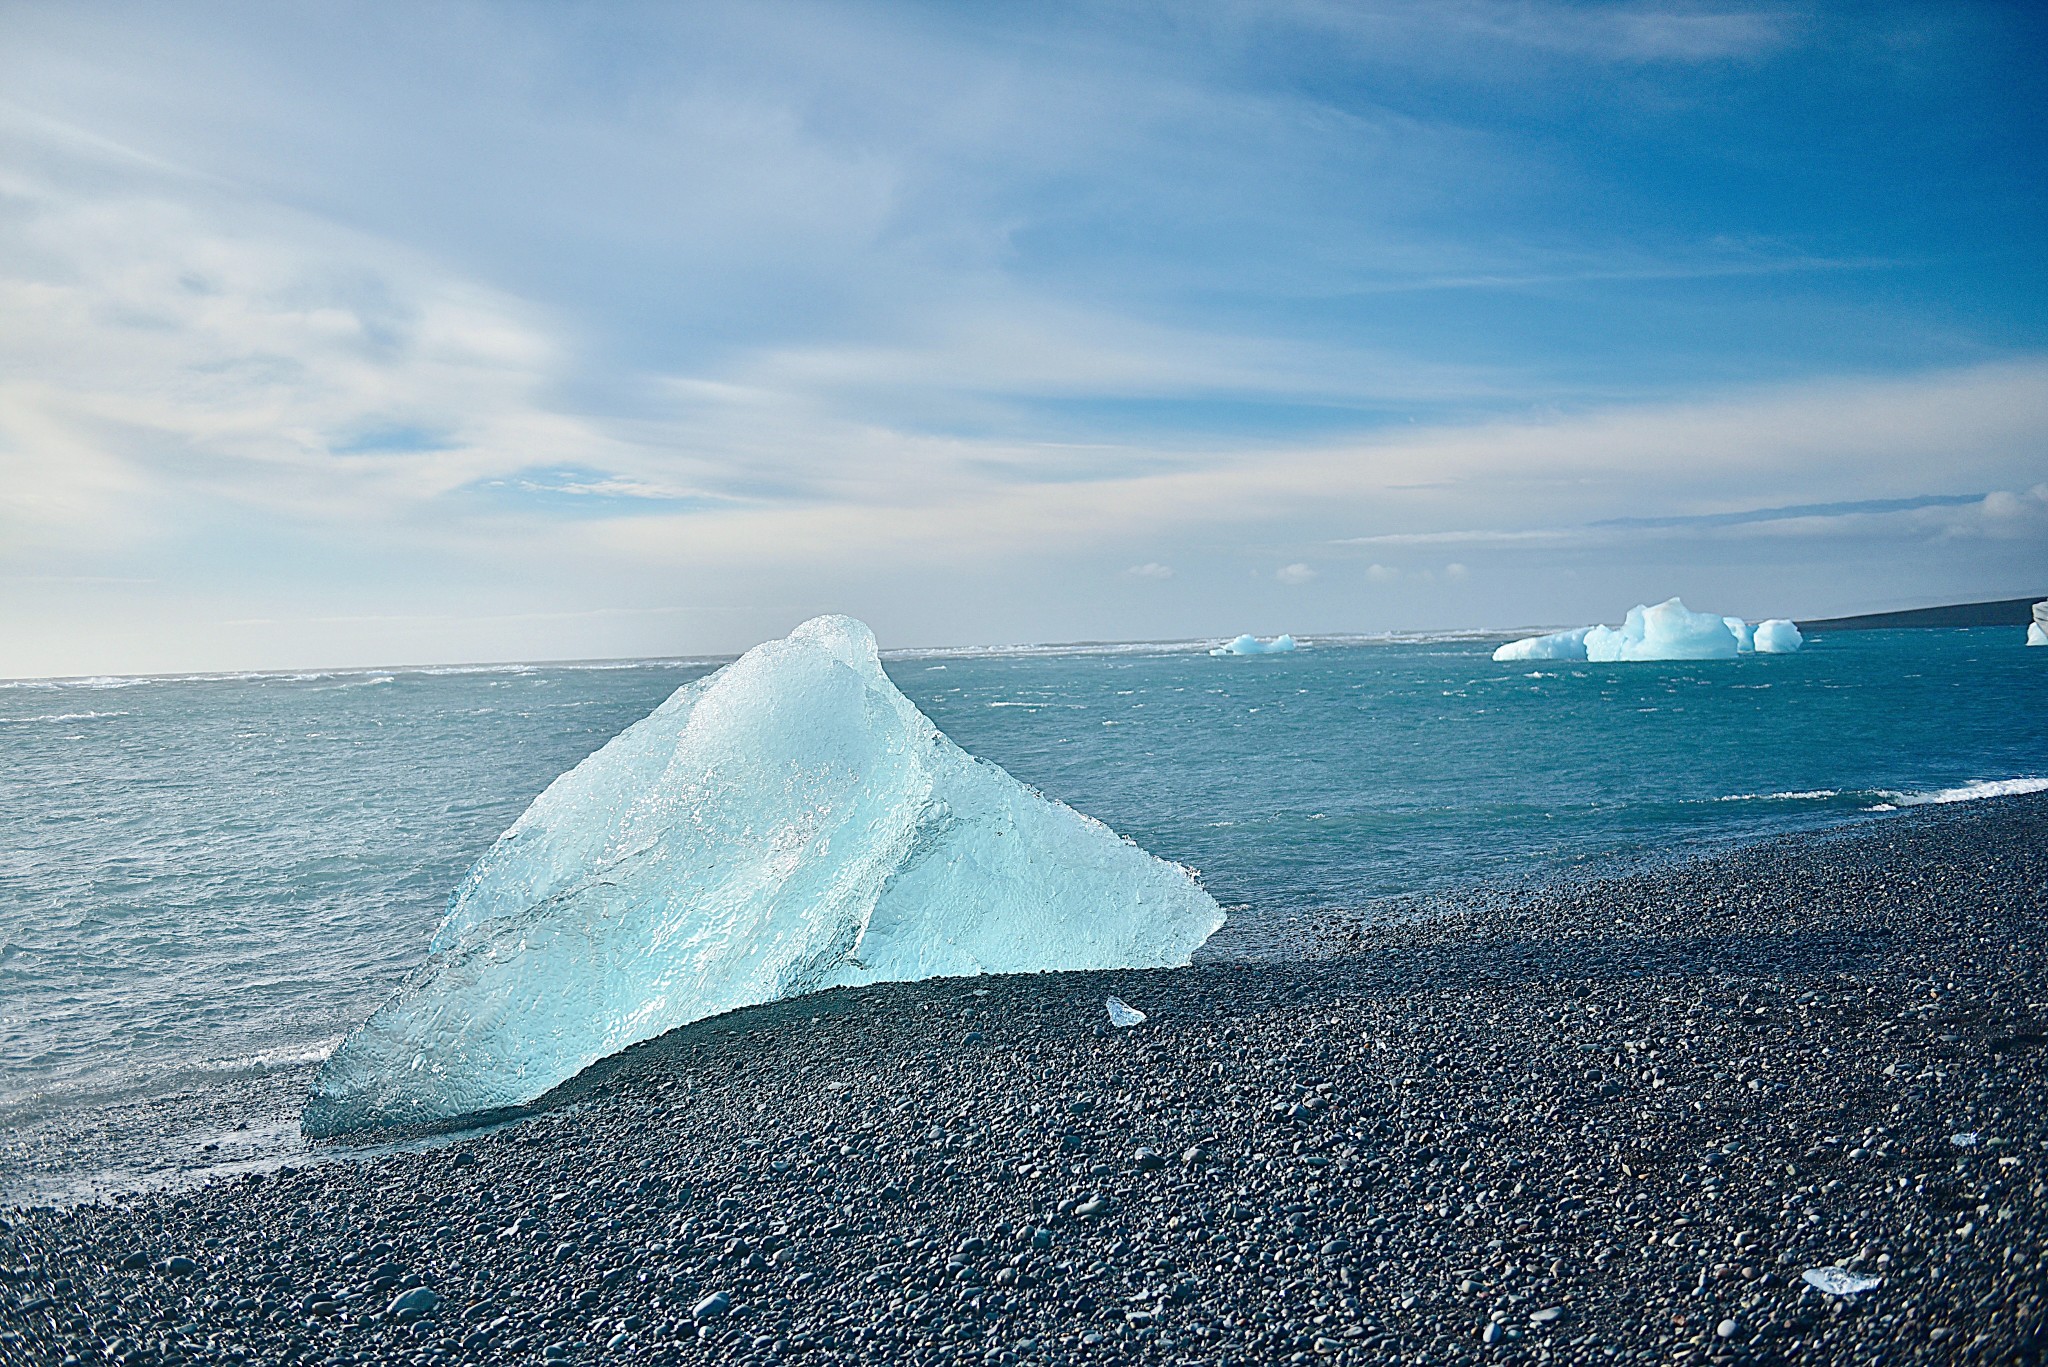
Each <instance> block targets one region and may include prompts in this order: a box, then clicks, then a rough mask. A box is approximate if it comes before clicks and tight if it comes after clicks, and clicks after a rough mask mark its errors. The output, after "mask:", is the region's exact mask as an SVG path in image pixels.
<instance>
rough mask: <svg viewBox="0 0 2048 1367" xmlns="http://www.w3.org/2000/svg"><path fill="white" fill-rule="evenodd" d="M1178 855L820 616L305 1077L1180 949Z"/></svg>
mask: <svg viewBox="0 0 2048 1367" xmlns="http://www.w3.org/2000/svg"><path fill="white" fill-rule="evenodd" d="M1223 919H1224V918H1223V912H1222V911H1221V909H1219V908H1218V907H1217V905H1216V902H1215V900H1214V899H1213V898H1211V897H1210V896H1209V895H1208V893H1206V892H1204V891H1203V890H1202V889H1201V887H1200V886H1199V885H1198V884H1197V883H1196V882H1195V880H1194V878H1193V877H1192V875H1191V874H1190V873H1189V871H1188V870H1186V869H1184V868H1181V867H1180V866H1179V865H1176V864H1169V863H1167V862H1165V861H1164V860H1160V859H1156V858H1154V857H1153V856H1151V855H1149V854H1147V853H1146V852H1145V851H1144V850H1142V849H1139V848H1138V847H1137V846H1136V845H1134V844H1132V843H1131V842H1130V841H1128V840H1125V839H1123V838H1122V837H1120V836H1118V835H1117V834H1116V833H1115V832H1113V831H1111V830H1110V829H1109V828H1108V827H1107V826H1104V825H1103V824H1101V823H1100V822H1098V821H1094V820H1092V819H1090V818H1088V817H1086V816H1083V815H1081V814H1080V813H1078V812H1076V811H1074V810H1072V809H1071V808H1069V807H1066V806H1064V805H1062V804H1060V803H1058V802H1055V801H1053V800H1051V799H1049V798H1047V797H1045V796H1043V795H1042V794H1040V793H1038V792H1036V791H1034V790H1032V789H1030V788H1027V787H1025V786H1024V785H1023V784H1021V783H1019V782H1017V781H1016V780H1015V779H1013V778H1011V777H1010V776H1009V775H1008V774H1006V773H1004V772H1003V771H1002V770H1001V769H999V768H997V767H996V766H995V765H993V764H990V763H988V762H986V761H984V760H979V759H976V758H975V757H974V756H972V755H970V754H968V753H967V752H966V751H964V750H962V749H960V747H958V746H957V745H955V744H954V743H953V742H952V741H950V740H948V739H947V738H946V737H945V736H944V735H942V734H940V732H939V731H938V729H937V728H936V727H935V726H933V725H932V723H931V722H930V721H929V720H927V719H926V718H925V716H924V715H923V714H922V713H920V712H919V711H918V710H917V708H916V707H915V706H913V705H912V704H911V702H910V700H909V699H908V698H906V697H904V696H903V694H901V693H900V692H898V691H897V690H896V687H895V686H894V685H893V684H892V683H890V681H889V679H888V677H887V676H886V675H885V674H884V673H883V672H882V667H881V662H880V659H879V658H878V656H877V655H876V651H875V640H874V637H873V635H871V634H870V633H869V631H868V629H867V628H866V627H865V626H863V625H861V624H860V623H859V622H856V621H854V620H853V619H851V618H848V617H820V618H818V619H816V620H814V621H810V622H806V623H804V624H803V625H802V626H800V627H798V628H797V629H796V630H795V631H794V632H792V633H790V635H789V637H788V639H787V640H781V641H771V642H769V643H768V644H766V645H762V646H758V647H756V648H755V649H753V650H750V651H748V652H747V653H746V654H745V655H743V656H741V657H740V658H739V659H738V660H735V661H734V662H733V663H731V664H729V665H727V666H726V667H725V668H723V669H721V670H719V671H718V672H717V673H715V674H711V675H709V676H707V677H705V678H703V679H699V680H697V681H696V682H694V683H691V684H687V685H685V686H684V687H683V688H681V689H678V690H677V691H676V693H675V695H674V696H672V697H671V698H669V699H668V701H666V702H664V703H663V704H662V705H661V706H660V707H658V708H656V709H655V711H654V712H653V714H652V715H650V716H648V717H647V718H645V719H644V720H642V721H640V722H638V723H636V724H634V725H633V726H631V727H628V728H627V729H626V730H625V731H624V732H622V733H621V734H620V735H619V736H617V737H616V738H615V739H613V740H612V741H611V743H610V744H608V745H606V746H605V747H604V748H603V749H601V750H599V751H597V752H596V753H595V754H593V755H591V756H590V757H589V758H588V759H586V760H584V761H583V762H582V763H581V764H579V765H577V766H576V767H575V768H574V769H572V770H571V771H570V772H568V773H567V774H564V775H563V776H562V777H561V778H559V779H557V780H555V782H554V783H553V784H552V785H551V786H550V787H549V788H548V790H547V791H546V792H544V793H542V794H541V795H540V797H539V798H537V799H536V800H535V801H534V803H533V805H532V806H531V807H529V808H528V809H527V811H526V813H525V815H523V816H521V817H520V818H519V820H518V821H517V822H516V823H514V824H513V826H512V828H511V829H510V830H508V831H507V832H505V834H504V835H503V836H501V837H499V839H498V841H497V843H496V844H494V845H493V846H492V847H491V849H490V850H489V851H488V852H487V853H486V854H485V855H484V856H483V858H481V859H479V860H478V861H477V862H476V865H475V866H474V867H473V868H471V869H470V871H469V873H468V875H467V876H466V877H465V878H464V879H463V881H462V883H461V885H460V887H458V888H457V890H456V892H455V895H454V897H453V898H452V899H450V902H449V908H448V915H447V918H446V920H444V921H443V922H442V924H441V927H440V929H439V930H438V931H437V932H436V933H435V935H434V937H433V940H432V943H431V944H430V945H429V951H428V956H427V960H426V962H425V964H424V965H422V966H421V967H420V969H419V970H418V971H417V972H415V973H414V974H413V976H412V977H411V978H410V979H408V980H407V982H406V983H405V984H404V985H403V986H402V987H401V988H400V989H399V991H398V993H397V994H396V995H395V996H393V997H392V999H391V1000H390V1001H388V1002H386V1003H385V1004H384V1005H383V1006H382V1007H381V1008H379V1009H378V1011H377V1012H376V1014H374V1015H373V1016H371V1017H370V1019H369V1020H368V1021H366V1022H365V1023H364V1024H363V1025H362V1026H360V1027H359V1028H358V1029H356V1030H355V1032H354V1033H352V1034H351V1035H349V1036H348V1038H347V1039H346V1040H344V1041H343V1043H342V1044H341V1047H340V1048H338V1049H337V1050H335V1052H334V1053H333V1055H332V1056H330V1057H329V1058H328V1060H327V1062H326V1064H325V1065H324V1066H323V1067H322V1068H321V1070H320V1073H319V1075H318V1077H317V1078H316V1079H315V1081H314V1084H313V1093H312V1096H311V1098H310V1100H309V1101H308V1103H307V1106H306V1110H305V1113H304V1116H303V1118H302V1125H303V1127H304V1129H305V1131H306V1133H308V1134H309V1135H314V1136H321V1135H331V1134H337V1133H341V1132H344V1131H348V1130H357V1129H365V1128H370V1127H375V1126H383V1125H393V1124H418V1123H433V1122H438V1121H446V1120H451V1119H455V1118H458V1117H462V1116H467V1115H472V1114H476V1113H479V1112H484V1111H490V1110H495V1109H498V1108H502V1107H509V1106H517V1105H520V1104H523V1103H525V1102H529V1101H532V1100H533V1099H535V1098H536V1097H538V1096H540V1095H541V1094H542V1093H544V1092H546V1091H547V1090H548V1089H549V1088H551V1087H553V1086H554V1085H556V1084H557V1083H559V1082H562V1081H564V1080H565V1079H567V1078H569V1077H572V1076H573V1075H575V1074H576V1073H577V1072H579V1071H581V1070H582V1069H583V1068H584V1067H585V1066H587V1065H589V1064H590V1063H592V1062H594V1061H596V1060H597V1059H600V1058H603V1057H604V1056H606V1055H608V1054H612V1053H616V1052H617V1051H618V1050H620V1049H623V1048H625V1047H626V1046H628V1045H630V1044H634V1043H637V1042H639V1041H641V1040H646V1039H651V1038H653V1037H654V1036H656V1035H659V1034H662V1033H663V1032H665V1031H668V1030H671V1029H674V1028H675V1027H677V1026H679V1025H685V1024H687V1023H689V1022H691V1021H694V1020H700V1019H702V1018H704V1017H706V1016H711V1015H715V1014H717V1013H719V1012H723V1011H730V1010H732V1009H734V1008H736V1007H741V1006H748V1005H753V1004H756V1003H761V1002H768V1001H775V1000H778V999H780V998H784V997H790V996H795V995H797V994H799V993H803V992H810V991H815V990H817V989H821V988H829V987H840V986H857V985H862V984H867V983H875V982H886V981H901V980H908V979H915V978H929V977H939V976H949V975H965V974H976V973H1019V972H1037V971H1044V970H1054V969H1088V968H1142V967H1165V966H1170V965H1178V964H1185V963H1187V962H1188V958H1189V956H1190V955H1191V954H1192V953H1193V952H1194V950H1195V948H1196V947H1197V946H1198V945H1200V944H1201V943H1202V942H1203V941H1204V940H1205V939H1207V938H1208V937H1209V936H1210V935H1211V934H1212V933H1213V932H1215V930H1216V929H1217V928H1218V927H1219V926H1221V925H1222V924H1223Z"/></svg>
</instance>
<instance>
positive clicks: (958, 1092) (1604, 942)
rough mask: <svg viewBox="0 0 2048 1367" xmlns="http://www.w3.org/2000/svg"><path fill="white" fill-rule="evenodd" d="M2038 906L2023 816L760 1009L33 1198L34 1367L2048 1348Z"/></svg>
mask: <svg viewBox="0 0 2048 1367" xmlns="http://www.w3.org/2000/svg"><path fill="white" fill-rule="evenodd" d="M2044 902H2048V798H2042V797H2034V798H2017V799H2005V800H1999V801H1988V802H1980V803H1975V804H1970V805H1968V806H1959V807H1954V808H1948V809H1939V810H1937V809H1923V810H1921V811H1918V812H1914V813H1910V814H1905V815H1901V816H1899V817H1895V818H1887V819H1885V820H1883V821H1880V822H1875V823H1872V824H1870V825H1867V826H1864V827H1860V828H1857V829H1856V830H1854V831H1851V832H1848V833H1845V834H1836V835H1832V836H1821V837H1811V838H1802V839H1793V840H1782V841H1777V842H1773V843H1770V844H1766V845H1762V846H1757V847H1753V848H1749V849H1746V850H1743V851H1739V852H1736V853H1733V854H1729V855H1725V856H1721V857H1716V858H1712V859H1708V860H1702V861H1699V862H1696V863H1693V864H1690V865H1687V866H1684V867H1682V868H1678V869H1674V870H1671V871H1668V872H1663V873H1655V874H1650V875H1647V876H1637V877H1632V878H1629V879H1627V880H1625V881H1619V882H1610V883H1589V884H1587V885H1585V886H1584V887H1583V888H1581V889H1579V890H1577V891H1571V890H1553V891H1549V892H1544V893H1539V894H1531V895H1524V896H1517V897H1514V898H1511V899H1506V900H1502V901H1497V902H1494V903H1491V904H1487V905H1480V906H1470V905H1468V906H1464V907H1454V908H1451V909H1449V910H1447V911H1444V912H1443V914H1441V915H1440V916H1439V917H1437V918H1436V919H1433V920H1429V921H1427V922H1424V923H1419V924H1410V925H1406V926H1402V927H1382V928H1377V929H1375V928H1362V929H1355V930H1354V929H1353V928H1349V927H1345V926H1344V925H1342V924H1341V923H1336V924H1335V925H1334V926H1333V927H1332V928H1331V930H1330V932H1329V933H1330V934H1332V935H1333V936H1335V937H1336V938H1337V939H1338V940H1340V941H1348V942H1349V949H1350V951H1351V952H1350V953H1348V954H1346V955H1340V956H1338V957H1335V958H1329V959H1323V960H1319V961H1314V962H1309V963H1303V964H1297V965H1291V966H1287V965H1275V964H1243V963H1224V964H1212V965H1210V966H1207V967H1200V968H1195V969H1188V970H1179V971H1171V972H1153V973H1098V974H1076V975H1063V976H1054V977H1042V978H1013V979H996V980H980V981H972V980H969V981H959V980H955V981H944V982H930V983H923V984H917V985H911V986H895V987H884V988H878V989H872V990H868V991H865V992H860V993H838V994H833V995H830V996H826V997H821V998H814V999H807V1000H804V1001H800V1002H792V1003H782V1004H779V1005H777V1006H773V1007H768V1008H763V1009H758V1010H753V1011H746V1012H741V1013H738V1014H736V1015H734V1016H730V1017H727V1018H724V1019H721V1020H718V1021H712V1022H706V1023H703V1024H701V1025H698V1026H694V1027H691V1028H689V1029H686V1030H682V1031H679V1032H677V1033H675V1034H673V1035H670V1036H668V1037H666V1038H664V1039H661V1040H658V1041H655V1042H654V1043H652V1044H650V1045H646V1046H643V1047H641V1048H638V1049H635V1050H632V1051H629V1053H627V1054H626V1055H624V1056H622V1057H621V1058H619V1059H617V1060H614V1061H612V1062H611V1063H609V1064H607V1065H604V1066H602V1067H601V1068H600V1069H598V1070H593V1073H592V1074H586V1076H585V1077H584V1078H582V1079H579V1080H578V1081H577V1082H576V1083H574V1084H572V1085H571V1086H570V1087H568V1088H565V1089H563V1095H562V1096H560V1097H558V1098H556V1100H557V1102H559V1103H560V1104H559V1105H558V1107H557V1108H556V1109H555V1110H553V1111H552V1112H550V1113H547V1114H544V1115H542V1116H540V1117H539V1118H536V1119H534V1120H531V1121H529V1122H527V1123H525V1124H522V1125H518V1126H514V1127H509V1128H503V1129H499V1130H495V1131H492V1132H489V1133H486V1134H480V1135H477V1136H474V1137H472V1138H469V1139H466V1140H464V1141H463V1142H461V1143H458V1144H456V1145H455V1146H453V1147H449V1148H442V1149H438V1150H434V1151H431V1152H421V1153H408V1154H402V1155H399V1156H396V1157H387V1158H383V1159H379V1160H376V1161H373V1162H361V1163H336V1164H331V1165H326V1166H320V1167H315V1168H311V1169H308V1170H305V1171H301V1172H297V1173H283V1174H278V1175H275V1176H271V1177H268V1178H247V1179H243V1180H238V1181H232V1182H225V1183H218V1184H215V1185H212V1186H208V1187H206V1188H203V1189H201V1190H198V1191H195V1192H190V1193H186V1194H183V1195H175V1194H169V1193H162V1194H157V1195H151V1196H142V1197H137V1198H134V1199H133V1200H132V1201H130V1202H128V1203H125V1204H121V1205H98V1206H88V1207H82V1208H78V1209H75V1210H72V1211H70V1212H55V1211H50V1210H29V1211H15V1212H9V1213H8V1214H7V1215H6V1220H7V1222H8V1225H9V1228H8V1229H7V1230H6V1232H5V1233H4V1234H0V1361H5V1362H7V1363H13V1362H17V1361H29V1362H45V1361H47V1362H68V1361H73V1360H76V1361H80V1362H88V1361H104V1360H106V1359H107V1358H108V1357H109V1356H111V1357H112V1358H114V1359H116V1360H119V1361H123V1362H150V1361H154V1362H166V1363H168V1362H178V1361H187V1362H195V1361H241V1360H249V1361H259V1362H279V1361H291V1360H297V1361H302V1362H350V1361H353V1362H377V1363H402V1362H452V1361H464V1362H501V1361H523V1362H534V1361H540V1360H542V1359H544V1358H548V1357H556V1358H561V1357H566V1358H567V1359H568V1360H569V1361H572V1362H578V1363H596V1362H634V1361H658V1362H682V1363H689V1362H699V1361H721V1362H722V1361H756V1362H773V1361H799V1360H801V1361H826V1360H833V1361H846V1362H863V1363H881V1362H930V1363H938V1362H949V1363H952V1362H961V1363H964V1362H968V1361H983V1362H1003V1363H1007V1362H1012V1361H1015V1362H1025V1363H1040V1362H1043V1363H1055V1362H1086V1361H1145V1362H1162V1363H1164V1362H1243V1363H1253V1362H1274V1361H1303V1362H1308V1361H1319V1360H1332V1361H1340V1362H1348V1363H1366V1362H1379V1361H1395V1360H1398V1361H1412V1362H1422V1361H1431V1362H1439V1361H1473V1360H1479V1359H1485V1358H1489V1357H1490V1358H1493V1359H1496V1360H1500V1361H1532V1360H1545V1359H1548V1360H1556V1361H1573V1362H1602V1361H1609V1360H1616V1359H1628V1360H1635V1361H1651V1360H1658V1361H1678V1360H1688V1359H1689V1360H1692V1361H1704V1360H1708V1359H1711V1360H1716V1361H1721V1360H1728V1361H1735V1360H1766V1361H1775V1360H1801V1361H1815V1362H1836V1361H1839V1362H1850V1361H1855V1362H1869V1361H1876V1360H1879V1359H1880V1358H1881V1359H1883V1360H1886V1361H1893V1360H1898V1359H1901V1358H1920V1359H1925V1360H1930V1361H1942V1362H1950V1361H1981V1362H1987V1363H1988V1362H2014V1361H2039V1360H2040V1358H2041V1356H2042V1353H2043V1348H2044V1334H2043V1327H2042V1307H2043V1303H2044V1299H2048V1292H2044V1286H2048V1266H2044V1262H2043V1258H2044V1253H2043V1248H2042V1238H2043V1233H2044V1229H2048V1223H2044V1217H2048V1193H2044V1187H2043V1178H2044V1163H2048V1152H2044V1140H2048V1088H2044V1085H2043V1081H2044V1078H2043V1036H2044V1034H2048V975H2044V971H2043V970H2044V958H2043V956H2044V952H2048V951H2044V948H2043V937H2042V930H2043V921H2044ZM1108 992H1115V993H1117V994H1118V995H1120V996H1122V997H1124V998H1125V999H1126V1000H1128V1001H1130V1002H1132V1003H1133V1004H1135V1005H1138V1006H1140V1007H1142V1008H1144V1009H1145V1010H1147V1011H1150V1012H1151V1013H1152V1019H1151V1021H1150V1023H1148V1024H1146V1025H1144V1026H1141V1027H1139V1028H1137V1029H1134V1030H1129V1031H1113V1030H1109V1029H1107V1027H1106V1021H1105V1017H1104V1014H1103V1009H1102V1001H1103V997H1104V995H1105V993H1108ZM1970 1131H1974V1132H1977V1133H1978V1135H1979V1138H1978V1141H1977V1142H1976V1144H1975V1145H1974V1146H1973V1147H1962V1146H1959V1145H1958V1144H1957V1143H1955V1142H1953V1140H1952V1138H1951V1137H1952V1136H1955V1135H1958V1134H1961V1133H1964V1132H1970ZM1154 1151H1156V1154H1155V1153H1154ZM1077 1203H1079V1204H1077ZM173 1260H175V1261H173ZM138 1264H139V1265H138ZM152 1264H154V1265H152ZM1830 1264H1842V1265H1844V1266H1847V1267H1849V1268H1852V1269H1856V1270H1858V1271H1861V1272H1865V1273H1868V1274H1870V1275H1872V1276H1878V1277H1882V1278H1883V1282H1882V1284H1881V1285H1880V1286H1878V1287H1877V1288H1876V1289H1875V1290H1872V1291H1868V1292H1866V1293H1864V1294H1862V1295H1860V1296H1857V1297H1855V1298H1853V1299H1840V1298H1834V1297H1830V1296H1826V1295H1823V1294H1822V1293H1821V1292H1819V1291H1817V1290H1814V1289H1812V1288H1809V1287H1806V1286H1805V1285H1804V1284H1803V1283H1802V1281H1801V1273H1802V1272H1803V1271H1804V1270H1805V1269H1807V1268H1809V1267H1815V1266H1822V1265H1830ZM421 1283H424V1284H425V1285H426V1286H427V1287H430V1288H432V1290H433V1291H434V1292H435V1293H437V1295H438V1298H439V1302H438V1305H436V1306H435V1307H434V1308H433V1309H432V1311H431V1312H430V1313H428V1314H427V1315H426V1316H425V1317H424V1318H418V1319H412V1318H409V1317H407V1316H401V1315H397V1314H393V1313H390V1312H389V1311H388V1309H387V1307H389V1306H390V1305H391V1303H392V1301H393V1299H394V1297H396V1296H398V1295H399V1294H400V1293H401V1292H402V1291H404V1290H405V1289H406V1288H407V1287H409V1286H413V1285H417V1284H421ZM416 1299H422V1300H423V1299H426V1298H425V1297H418V1298H416ZM707 1302H708V1304H707ZM699 1307H701V1308H699ZM693 1308H695V1313H694V1317H693ZM1489 1325H1492V1326H1495V1327H1493V1328H1491V1329H1489V1327H1488V1326H1489ZM67 1355H69V1356H67Z"/></svg>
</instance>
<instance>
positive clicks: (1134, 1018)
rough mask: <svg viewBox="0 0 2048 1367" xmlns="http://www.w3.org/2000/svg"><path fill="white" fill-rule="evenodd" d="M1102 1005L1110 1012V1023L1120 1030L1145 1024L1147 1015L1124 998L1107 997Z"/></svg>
mask: <svg viewBox="0 0 2048 1367" xmlns="http://www.w3.org/2000/svg"><path fill="white" fill-rule="evenodd" d="M1102 1005H1103V1007H1104V1008H1105V1009H1106V1010H1107V1011H1108V1012H1109V1023H1110V1024H1111V1025H1114V1026H1115V1027H1116V1028H1117V1029H1119V1030H1127V1029H1129V1028H1130V1027H1131V1026H1133V1025H1143V1024H1144V1023H1145V1013H1144V1012H1143V1011H1140V1010H1139V1009H1138V1008H1137V1007H1135V1006H1132V1005H1131V1004H1130V1003H1129V1002H1127V1001H1125V1000H1124V999H1123V998H1122V997H1105V998H1103V1001H1102Z"/></svg>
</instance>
